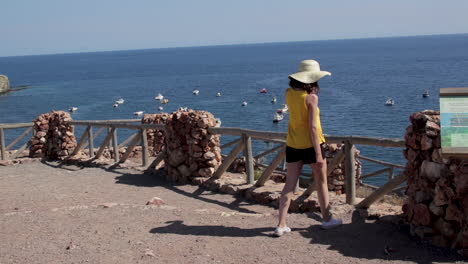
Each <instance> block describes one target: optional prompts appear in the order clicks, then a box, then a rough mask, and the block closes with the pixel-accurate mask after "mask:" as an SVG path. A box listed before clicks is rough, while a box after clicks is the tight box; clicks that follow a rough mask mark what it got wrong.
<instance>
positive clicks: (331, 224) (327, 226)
mask: <svg viewBox="0 0 468 264" xmlns="http://www.w3.org/2000/svg"><path fill="white" fill-rule="evenodd" d="M342 224H343V221H342V220H341V219H335V218H331V219H330V220H329V221H327V222H325V221H324V222H322V228H323V229H332V228H335V227H338V226H340V225H342Z"/></svg>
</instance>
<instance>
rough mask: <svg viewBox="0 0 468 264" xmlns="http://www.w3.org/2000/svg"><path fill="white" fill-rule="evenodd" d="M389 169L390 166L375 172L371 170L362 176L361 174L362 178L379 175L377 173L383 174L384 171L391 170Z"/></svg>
mask: <svg viewBox="0 0 468 264" xmlns="http://www.w3.org/2000/svg"><path fill="white" fill-rule="evenodd" d="M389 171H390V168H384V169H381V170H378V171H374V172H371V173H368V174H365V175H362V176H361V179H366V178H370V177H374V176H377V175H380V174H382V173H385V172H389Z"/></svg>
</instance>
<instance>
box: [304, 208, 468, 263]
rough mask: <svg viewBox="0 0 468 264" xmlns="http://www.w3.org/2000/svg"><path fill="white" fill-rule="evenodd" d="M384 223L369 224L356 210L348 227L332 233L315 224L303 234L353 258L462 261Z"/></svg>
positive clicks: (402, 228)
mask: <svg viewBox="0 0 468 264" xmlns="http://www.w3.org/2000/svg"><path fill="white" fill-rule="evenodd" d="M383 220H385V219H381V220H380V221H376V222H372V223H369V222H366V221H365V219H364V218H362V217H361V216H360V215H359V213H358V212H357V211H355V212H354V213H353V217H352V222H351V223H349V224H344V225H342V226H340V227H338V228H336V229H332V230H322V229H321V228H320V226H319V225H315V226H311V227H310V228H309V229H308V230H306V231H300V233H301V235H302V236H304V237H305V238H309V239H310V243H311V244H322V245H327V246H328V249H329V250H334V251H337V252H338V253H340V254H342V255H343V256H347V257H353V258H360V259H369V260H400V261H413V262H415V263H421V264H423V263H434V262H454V261H462V260H463V258H462V257H461V256H459V255H457V254H455V253H454V252H453V251H450V250H448V249H443V248H438V247H435V246H432V245H430V244H428V243H427V242H424V241H421V240H420V239H418V238H415V237H411V236H410V235H409V230H408V228H407V227H405V226H400V225H396V224H392V223H388V222H385V221H383Z"/></svg>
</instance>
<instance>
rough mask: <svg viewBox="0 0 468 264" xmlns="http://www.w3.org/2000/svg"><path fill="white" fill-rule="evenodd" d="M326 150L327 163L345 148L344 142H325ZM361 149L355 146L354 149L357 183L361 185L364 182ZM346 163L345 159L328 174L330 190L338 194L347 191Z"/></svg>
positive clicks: (324, 147) (324, 148)
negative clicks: (360, 157) (360, 156)
mask: <svg viewBox="0 0 468 264" xmlns="http://www.w3.org/2000/svg"><path fill="white" fill-rule="evenodd" d="M323 150H324V157H325V158H327V163H328V164H330V162H331V161H332V159H333V158H334V157H335V156H336V155H337V153H339V152H341V151H343V150H344V144H328V143H325V144H324V145H323ZM359 153H360V152H359V150H358V149H357V148H355V151H354V158H355V163H354V166H355V168H356V185H360V184H361V183H362V179H361V176H362V165H361V161H360V160H359ZM345 163H346V161H345V160H344V159H343V161H342V162H341V163H339V164H338V165H337V166H336V167H335V169H333V171H332V172H331V173H330V175H328V178H327V182H328V190H329V191H335V192H336V194H343V193H346V189H345V186H346V182H345V172H346V169H345Z"/></svg>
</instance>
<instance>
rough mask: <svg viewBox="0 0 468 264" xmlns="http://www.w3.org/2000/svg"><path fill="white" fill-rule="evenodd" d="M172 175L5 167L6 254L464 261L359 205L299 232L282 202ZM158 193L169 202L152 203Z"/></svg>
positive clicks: (123, 259)
mask: <svg viewBox="0 0 468 264" xmlns="http://www.w3.org/2000/svg"><path fill="white" fill-rule="evenodd" d="M163 178H164V177H163V176H162V175H154V174H153V175H150V174H144V173H142V172H141V171H138V170H135V169H114V170H110V169H106V168H80V167H76V166H59V164H58V163H31V164H21V165H16V166H8V167H0V186H1V192H0V237H1V239H0V263H2V264H3V263H382V262H388V263H448V262H451V263H453V262H455V261H460V262H461V261H462V259H461V257H459V256H458V255H456V254H453V253H452V252H449V251H447V250H443V249H439V248H436V247H432V246H430V245H428V244H427V243H425V242H421V241H419V240H418V239H415V238H412V237H410V236H409V235H408V231H407V230H406V229H405V228H403V227H399V226H396V225H394V224H391V223H388V222H386V221H382V220H381V221H369V220H366V221H364V220H363V219H361V218H359V217H353V214H352V212H351V211H350V210H348V211H347V212H346V213H343V215H342V217H343V218H344V221H345V224H344V225H343V226H342V227H340V228H337V229H334V230H328V231H324V230H321V229H320V228H319V224H320V222H319V221H320V219H319V217H318V216H317V215H316V214H291V215H290V216H289V219H288V221H289V224H290V226H291V227H292V228H293V232H292V233H290V234H287V235H285V236H283V237H281V238H274V237H272V233H273V226H274V225H275V224H276V210H275V208H271V207H267V206H261V205H256V204H251V203H249V202H246V201H244V200H242V199H239V198H236V197H235V196H232V195H225V194H217V193H213V192H210V191H205V190H203V189H200V188H198V187H197V186H191V185H183V186H182V185H180V186H177V185H173V184H170V183H168V182H166V181H165V180H163ZM155 196H156V197H159V198H161V199H163V200H164V201H165V204H164V205H162V206H147V205H145V204H146V202H147V201H148V200H150V199H151V198H153V197H155ZM386 247H390V248H391V249H392V252H389V253H390V254H387V253H386V252H385V250H384V249H385V248H386Z"/></svg>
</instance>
